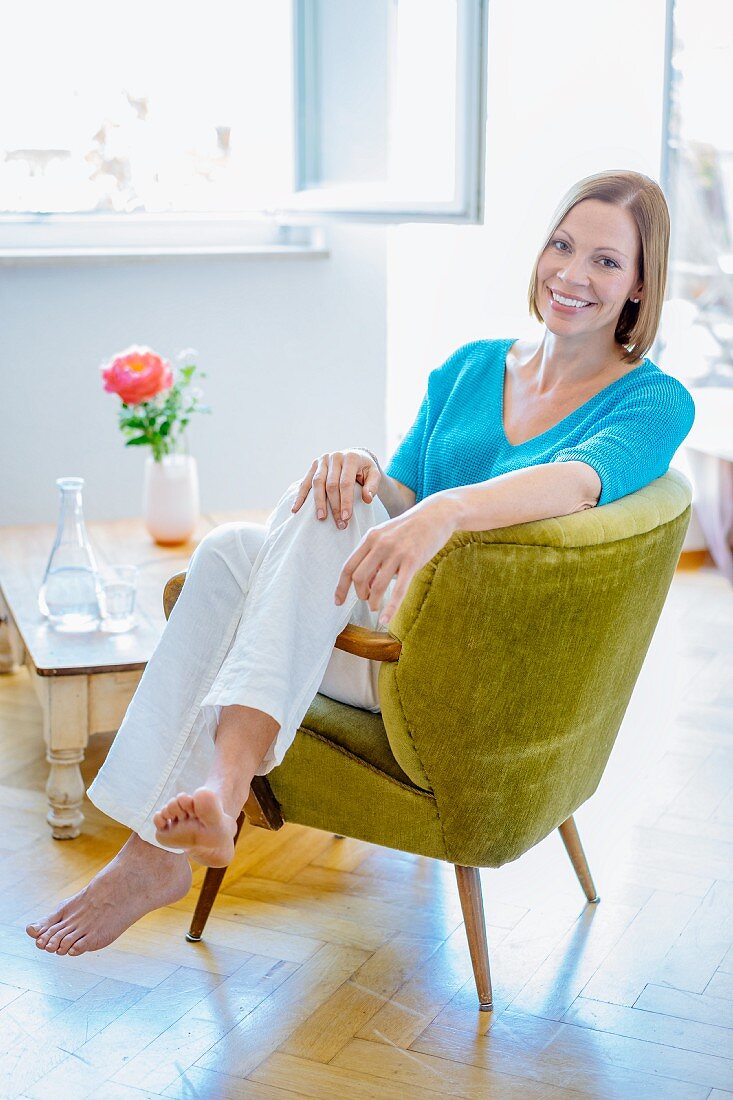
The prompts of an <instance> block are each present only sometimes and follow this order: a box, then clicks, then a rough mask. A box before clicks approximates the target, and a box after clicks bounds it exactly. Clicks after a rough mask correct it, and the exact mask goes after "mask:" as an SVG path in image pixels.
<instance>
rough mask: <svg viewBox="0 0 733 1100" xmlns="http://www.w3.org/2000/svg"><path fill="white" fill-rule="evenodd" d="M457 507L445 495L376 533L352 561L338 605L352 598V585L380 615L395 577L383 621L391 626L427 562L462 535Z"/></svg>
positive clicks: (365, 540)
mask: <svg viewBox="0 0 733 1100" xmlns="http://www.w3.org/2000/svg"><path fill="white" fill-rule="evenodd" d="M453 517H454V509H453V505H452V502H451V501H450V500H449V499H448V498H446V497H444V496H441V495H440V494H437V493H436V494H434V495H433V496H432V497H431V498H430V499H427V500H421V501H420V503H419V504H416V505H414V507H412V508H408V510H407V511H406V512H403V513H402V515H399V516H395V517H394V519H389V520H387V521H386V522H384V523H379V524H377V525H376V526H374V527H370V528H369V530H368V531H367V533H366V534H365V535H364V537H363V539H362V540H361V542H360V543H359V545H358V546H357V548H356V550H354V551H353V553H352V554H351V555H350V556H349V557H348V558H347V559H346V561H345V562H344V567H343V569H342V570H341V575H340V577H339V580H338V584H337V586H336V592H335V594H334V595H335V602H336V603H337V604H341V603H343V602H344V600H345V598H346V593H347V592H348V591H349V586H350V585H351V582H352V581H353V582H354V589H355V591H356V594H357V596H359V598H360V599H362V600H366V601H367V602H368V604H369V607H370V608H371V610H372V611H378V610H379V606H380V604H381V601H382V598H383V596H384V593H385V591H386V590H387V585H388V584H389V582H390V581H391V580H392V578H393V577H394V576H397V583H396V585H395V586H394V590H393V591H392V593H391V595H390V598H389V601H388V602H387V604H386V606H385V608H384V610H383V612H382V614H381V615H380V617H379V622H380V624H384V623H386V622H388V620H389V619H391V618H392V616H393V615H394V613H395V611H396V610H397V608H398V607H399V606H400V604H401V603H402V599H403V597H404V595H405V593H406V592H407V589H408V588H409V586H410V581H411V580H412V578H413V577H414V576H415V574H416V573H417V571H418V570H419V569H422V567H423V565H425V564H426V562H429V561H430V559H431V558H432V557H434V556H435V555H436V554H437V553H438V551H439V550H442V548H443V547H444V546H445V544H446V542H447V541H448V539H449V538H450V537H451V535H452V534H453V532H454V531H455V530H456V525H455V522H454V519H453Z"/></svg>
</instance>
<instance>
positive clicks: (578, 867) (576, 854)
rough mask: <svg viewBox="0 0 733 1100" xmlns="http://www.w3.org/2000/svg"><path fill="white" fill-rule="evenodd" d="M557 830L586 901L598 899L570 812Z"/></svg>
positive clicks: (596, 900) (594, 901)
mask: <svg viewBox="0 0 733 1100" xmlns="http://www.w3.org/2000/svg"><path fill="white" fill-rule="evenodd" d="M558 831H559V833H560V836H561V837H562V840H563V844H564V845H565V849H566V851H567V853H568V855H569V856H570V862H571V863H572V865H573V867H574V868H575V873H576V875H577V876H578V882H579V883H580V885H581V886H582V887H583V893H584V894H585V896H586V897H587V899H588V901H590V902H593V904H595V903H596V902H598V901H600V900H601V899H600V898H599V896H598V894H597V893H596V888H595V886H594V885H593V879H592V878H591V874H590V867H589V866H588V860H587V859H586V858H585V852H584V851H583V845H582V844H581V843H580V837H579V836H578V830H577V828H576V825H575V821H574V820H573V817H572V814H571V816H570V817H569V818H568V819H567V821H563V823H562V825H559V826H558Z"/></svg>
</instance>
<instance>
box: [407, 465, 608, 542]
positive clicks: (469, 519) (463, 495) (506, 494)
mask: <svg viewBox="0 0 733 1100" xmlns="http://www.w3.org/2000/svg"><path fill="white" fill-rule="evenodd" d="M600 492H601V479H600V478H599V476H598V474H597V473H596V471H595V470H594V469H593V467H592V466H589V465H588V463H587V462H580V461H578V462H545V463H542V464H540V465H537V466H525V467H524V468H523V469H521V470H512V471H510V472H509V473H506V474H500V475H499V476H498V477H492V478H490V479H489V480H488V481H480V482H478V484H476V485H462V486H459V487H457V488H455V489H443V490H441V492H439V493H432V494H431V495H430V496H429V497H427V498H426V502H427V501H430V503H431V504H432V503H433V502H435V504H436V506H437V505H438V502H439V500H440V498H441V497H444V498H445V505H446V507H447V508H450V509H452V515H453V523H454V529H455V530H456V531H490V530H492V529H493V528H495V527H510V526H511V525H512V524H513V523H528V522H529V521H530V520H534V519H551V518H553V517H557V516H567V515H570V513H571V512H581V511H582V510H583V509H584V508H594V507H595V506H596V504H597V503H598V499H599V496H600Z"/></svg>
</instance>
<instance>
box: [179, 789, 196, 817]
mask: <svg viewBox="0 0 733 1100" xmlns="http://www.w3.org/2000/svg"><path fill="white" fill-rule="evenodd" d="M178 805H179V806H180V807H181V809H182V810H183V812H184V813H185V814H192V813H193V812H194V808H193V799H192V798H191V795H190V794H179V796H178Z"/></svg>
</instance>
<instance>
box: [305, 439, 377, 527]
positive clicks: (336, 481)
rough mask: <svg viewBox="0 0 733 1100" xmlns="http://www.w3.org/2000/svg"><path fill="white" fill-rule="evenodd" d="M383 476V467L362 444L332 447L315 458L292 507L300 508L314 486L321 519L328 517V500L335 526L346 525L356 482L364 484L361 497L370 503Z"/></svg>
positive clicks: (315, 503) (349, 516)
mask: <svg viewBox="0 0 733 1100" xmlns="http://www.w3.org/2000/svg"><path fill="white" fill-rule="evenodd" d="M381 479H382V471H381V470H380V469H379V466H378V465H377V463H376V462H375V461H374V459H373V458H372V456H371V455H370V454H369V452H368V451H363V450H360V449H359V448H354V449H353V450H349V451H330V452H328V453H326V454H322V455H321V457H320V458H314V459H313V462H312V463H311V466H310V469H309V470H308V473H307V474H306V475H305V477H304V478H303V480H302V482H301V483H300V488H299V489H298V495H297V497H296V498H295V503H294V504H293V506H292V509H291V511H293V512H297V511H298V509H299V508H300V506H301V504H302V503H303V501H304V500H305V499H306V497H307V496H308V493H309V492H310V491H311V489H313V502H314V505H315V509H316V516H317V517H318V519H325V518H326V515H327V511H328V509H327V502H328V504H330V506H331V512H332V513H333V517H334V520H335V521H336V526H337V527H341V528H343V527H346V525H347V524H348V522H349V520H350V518H351V513H352V506H353V501H354V491H355V486H356V485H357V484H358V485H360V486H361V496H362V500H363V501H364V502H365V503H366V504H369V503H371V501H372V500H373V499H374V497H375V496H376V495H377V489H378V488H379V482H380V481H381Z"/></svg>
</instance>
